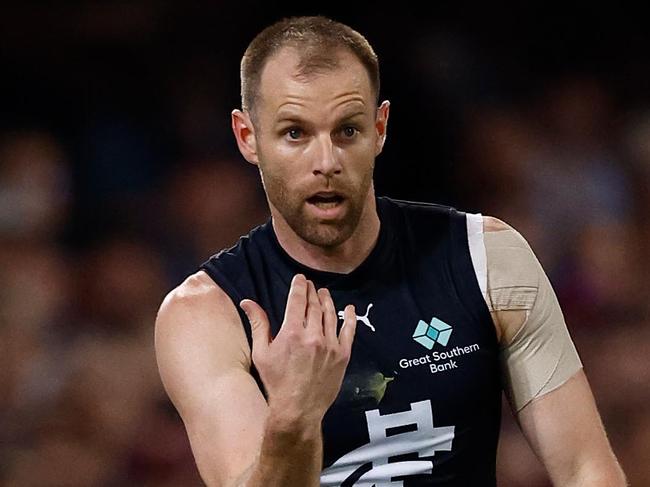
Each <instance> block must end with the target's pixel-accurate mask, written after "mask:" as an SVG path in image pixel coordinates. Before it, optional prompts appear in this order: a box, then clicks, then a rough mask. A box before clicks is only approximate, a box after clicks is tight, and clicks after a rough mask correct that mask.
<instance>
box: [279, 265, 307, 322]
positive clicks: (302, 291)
mask: <svg viewBox="0 0 650 487" xmlns="http://www.w3.org/2000/svg"><path fill="white" fill-rule="evenodd" d="M306 310H307V279H305V276H303V275H302V274H296V275H295V276H294V277H293V279H292V281H291V287H290V288H289V297H288V298H287V306H286V308H285V312H284V323H283V324H282V327H283V328H284V327H285V326H287V327H294V326H296V327H298V326H299V327H302V326H303V323H304V321H305V315H306Z"/></svg>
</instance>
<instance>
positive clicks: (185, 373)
mask: <svg viewBox="0 0 650 487" xmlns="http://www.w3.org/2000/svg"><path fill="white" fill-rule="evenodd" d="M220 293H223V292H222V291H221V290H217V291H215V290H214V289H210V290H209V292H208V293H207V294H208V296H205V295H199V296H197V295H196V294H195V295H188V294H187V293H185V294H184V295H182V296H180V297H179V296H178V293H177V295H176V296H172V297H171V298H168V299H166V302H165V303H163V305H162V306H161V311H160V312H159V315H158V319H157V321H156V358H157V361H158V368H159V371H160V375H161V378H162V381H163V384H164V386H165V389H166V391H167V393H168V395H169V397H170V399H171V400H172V402H173V403H174V405H175V406H176V409H177V410H178V412H179V414H180V415H181V418H182V419H183V422H184V424H185V428H186V430H187V433H188V436H189V439H190V444H191V447H192V452H193V454H194V458H195V460H196V463H197V466H198V468H199V471H200V473H201V476H202V477H203V479H204V481H205V482H206V483H207V484H208V485H228V484H229V483H231V482H232V481H233V480H234V479H235V478H237V477H239V476H240V475H241V474H242V473H243V472H244V471H245V470H246V469H247V468H248V467H249V466H250V465H251V464H252V463H253V462H254V459H255V456H256V454H257V452H258V450H259V447H260V445H261V438H262V432H263V426H264V421H265V418H266V414H267V405H266V401H265V400H264V397H263V395H262V393H261V391H260V389H259V387H258V385H257V383H256V382H255V380H254V379H253V377H252V376H251V375H250V373H249V371H248V367H249V366H250V352H249V351H248V349H247V347H248V345H247V342H246V338H245V335H244V333H243V329H242V328H241V322H240V321H239V318H238V316H237V312H236V310H235V309H234V305H233V304H232V303H231V302H229V300H227V299H225V300H224V299H223V298H224V296H223V294H220ZM180 294H183V293H180Z"/></svg>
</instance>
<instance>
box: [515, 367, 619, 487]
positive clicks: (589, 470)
mask: <svg viewBox="0 0 650 487" xmlns="http://www.w3.org/2000/svg"><path fill="white" fill-rule="evenodd" d="M517 419H518V421H519V424H520V426H521V429H522V431H523V433H524V435H525V436H526V438H527V440H528V442H529V444H530V445H531V447H532V448H533V451H534V452H535V454H536V455H537V456H538V457H539V458H540V459H541V461H542V463H543V464H544V466H545V467H546V469H547V471H548V473H549V476H550V477H551V480H552V482H553V485H557V486H590V487H600V486H602V487H619V486H620V487H623V486H625V485H627V483H626V481H625V476H624V474H623V471H622V470H621V467H620V465H619V464H618V462H617V461H616V458H615V456H614V453H613V452H612V449H611V447H610V445H609V441H608V440H607V436H606V434H605V429H604V428H603V424H602V422H601V420H600V416H599V414H598V410H597V409H596V403H595V401H594V398H593V395H592V393H591V389H590V387H589V384H588V382H587V378H586V377H585V374H584V372H583V371H582V370H581V371H579V372H578V373H577V374H576V375H575V376H573V377H572V378H571V379H570V380H569V381H568V382H566V383H565V384H564V385H562V386H561V387H559V388H558V389H556V390H554V391H552V392H549V393H548V394H546V395H544V396H542V397H540V398H538V399H536V400H533V401H532V402H531V403H530V404H528V405H527V406H525V407H524V408H523V409H522V410H521V411H520V412H519V414H518V416H517Z"/></svg>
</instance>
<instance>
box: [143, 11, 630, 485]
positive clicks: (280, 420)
mask: <svg viewBox="0 0 650 487" xmlns="http://www.w3.org/2000/svg"><path fill="white" fill-rule="evenodd" d="M241 75H242V107H243V109H242V110H241V111H240V110H235V111H233V113H232V127H233V131H234V134H235V138H236V140H237V144H238V146H239V149H240V151H241V153H242V155H243V156H244V158H245V159H246V160H248V161H249V162H250V163H252V164H255V165H257V166H258V167H259V170H260V174H261V177H262V182H263V184H264V188H265V191H266V195H267V200H268V203H269V207H270V209H271V215H272V220H271V221H270V222H267V223H266V224H265V225H262V226H260V227H257V228H256V229H253V230H252V231H251V232H250V233H249V234H248V235H247V236H246V237H243V238H242V239H240V241H239V243H238V244H237V245H236V246H235V247H233V248H231V249H229V250H226V251H223V252H220V253H219V254H217V255H215V256H214V257H212V258H211V259H210V260H209V261H208V262H207V263H206V264H204V266H203V267H202V269H201V270H200V271H199V272H197V273H196V274H194V275H192V276H190V277H189V278H188V279H187V280H186V281H185V282H184V283H182V284H181V285H180V286H179V287H178V288H176V289H175V290H174V291H172V292H171V293H170V294H169V295H168V297H167V298H166V299H165V301H164V302H163V304H162V306H161V309H160V313H159V316H158V320H157V325H156V350H157V357H158V362H159V368H160V372H161V376H162V378H163V382H164V384H165V387H166V389H167V391H168V393H169V395H170V397H171V399H172V401H173V402H174V404H175V405H176V407H177V408H178V410H179V412H180V414H181V416H182V418H183V420H184V423H185V426H186V428H187V431H188V435H189V438H190V441H191V445H192V449H193V452H194V455H195V458H196V461H197V464H198V468H199V471H200V473H201V475H202V477H203V479H204V480H205V482H206V483H207V484H208V485H211V486H212V485H218V486H301V487H302V486H315V485H319V484H320V485H328V486H333V485H363V486H372V485H376V486H400V485H404V486H407V487H409V486H428V485H463V486H465V485H471V486H487V485H494V484H495V456H496V445H497V435H498V431H499V419H500V397H501V390H502V387H501V384H502V383H503V384H504V385H505V389H506V392H507V393H508V397H509V399H510V402H511V404H512V407H513V409H514V410H515V411H516V414H517V418H518V420H519V422H520V424H521V427H522V429H523V431H524V433H525V434H526V437H527V438H528V441H529V442H530V444H531V446H532V447H533V449H534V450H535V452H536V453H537V454H538V456H539V457H540V458H541V459H542V461H543V463H544V465H545V466H546V468H547V469H548V472H549V474H550V477H551V479H552V480H553V482H554V484H556V485H590V486H592V485H594V486H595V485H603V486H605V485H607V486H618V485H624V483H625V481H624V478H623V474H622V472H621V470H620V468H619V467H618V464H617V462H616V460H615V458H614V456H613V454H612V452H611V449H610V446H609V444H608V441H607V439H606V436H605V433H604V430H603V427H602V424H601V421H600V418H599V416H598V413H597V411H596V407H595V404H594V400H593V397H592V395H591V391H590V389H589V386H588V384H587V381H586V378H585V376H584V374H583V373H582V371H581V365H580V361H579V359H578V357H577V354H576V352H575V349H574V347H573V345H572V343H571V340H570V338H569V335H568V333H567V331H566V326H565V324H564V321H563V318H562V314H561V312H560V310H559V307H558V305H557V301H556V300H555V296H554V294H553V291H552V289H551V288H550V284H549V283H548V280H547V279H546V276H545V275H544V273H543V271H542V270H541V267H540V266H539V263H538V262H537V260H536V259H535V257H534V255H533V253H532V251H531V250H530V247H528V245H527V244H526V242H525V240H523V238H522V237H521V236H520V235H519V234H518V233H517V232H516V231H515V230H513V229H512V228H511V227H509V226H507V225H506V224H504V223H503V222H501V221H499V220H497V219H495V218H489V217H485V218H483V217H481V215H469V214H464V213H462V212H458V211H456V210H454V209H452V208H447V207H442V206H438V205H431V204H423V203H409V202H401V201H395V200H392V199H388V198H376V197H375V194H374V189H373V183H372V174H373V168H374V160H375V157H376V156H377V155H378V154H379V153H380V152H381V150H382V148H383V145H384V142H385V139H386V127H387V122H388V114H389V103H388V102H387V101H384V102H383V103H381V104H380V105H379V106H378V93H379V74H378V65H377V58H376V56H375V54H374V52H373V50H372V48H371V47H370V46H369V44H368V43H367V41H366V40H365V39H364V38H363V37H362V36H361V35H360V34H359V33H357V32H355V31H353V30H352V29H350V28H349V27H347V26H345V25H342V24H339V23H336V22H333V21H331V20H329V19H325V18H322V17H303V18H293V19H287V20H284V21H281V22H279V23H276V24H274V25H272V26H270V27H269V28H267V29H265V30H264V31H263V32H262V33H260V34H259V35H258V36H257V37H256V38H255V39H254V40H253V42H252V43H251V44H250V46H249V47H248V49H247V51H246V53H245V54H244V57H243V60H242V72H241Z"/></svg>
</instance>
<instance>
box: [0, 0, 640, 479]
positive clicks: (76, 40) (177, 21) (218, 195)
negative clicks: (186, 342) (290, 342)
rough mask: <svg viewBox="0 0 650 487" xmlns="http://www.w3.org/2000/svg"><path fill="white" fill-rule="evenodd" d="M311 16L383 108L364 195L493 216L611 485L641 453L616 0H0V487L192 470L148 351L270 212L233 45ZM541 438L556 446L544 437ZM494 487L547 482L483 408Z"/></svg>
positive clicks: (624, 89)
mask: <svg viewBox="0 0 650 487" xmlns="http://www.w3.org/2000/svg"><path fill="white" fill-rule="evenodd" d="M314 13H322V14H326V15H330V16H332V17H334V18H335V19H337V20H341V21H343V22H346V23H349V24H350V25H352V26H353V27H354V28H356V29H357V30H359V31H360V32H362V33H363V34H364V35H366V36H367V37H368V39H369V40H370V42H371V43H372V44H373V46H374V47H375V49H376V51H377V53H378V55H379V57H380V62H381V67H382V98H388V99H390V100H391V102H392V106H391V119H390V124H389V137H388V142H387V146H386V149H385V151H384V153H383V154H382V155H381V156H380V158H379V159H378V164H377V169H376V187H377V191H378V193H379V194H384V195H389V196H393V197H398V198H403V199H413V200H423V201H433V202H439V203H445V204H451V205H454V206H456V207H457V208H459V209H463V210H467V211H474V212H482V213H483V214H489V215H494V216H497V217H500V218H502V219H503V220H505V221H507V222H509V223H511V224H512V225H513V226H515V227H516V228H517V229H519V230H520V231H521V233H522V234H523V235H524V236H525V237H526V238H527V239H528V240H529V242H530V243H531V245H532V247H533V249H534V250H535V251H536V253H537V255H538V257H539V258H540V260H541V261H542V264H543V265H544V267H545V269H546V270H547V272H548V274H549V276H550V277H551V280H552V282H553V284H554V286H555V288H556V291H557V293H558V295H559V298H560V302H561V304H562V306H563V309H564V312H565V315H566V318H567V322H568V324H569V328H570V330H571V332H572V334H573V336H574V339H575V342H576V344H577V347H578V349H579V351H580V353H581V356H582V359H583V362H584V364H585V368H586V371H587V374H588V376H589V378H590V381H591V383H592V386H593V389H594V393H595V395H596V399H597V402H598V406H599V408H600V411H601V414H602V416H603V420H604V422H605V424H606V427H607V430H608V433H609V436H610V439H611V442H612V444H613V447H614V450H615V452H616V454H617V455H618V457H619V459H620V461H621V462H622V464H623V467H624V469H625V471H626V473H627V474H628V476H629V479H630V481H631V485H635V486H649V485H650V469H649V468H648V465H647V452H648V451H650V388H648V386H647V385H648V383H650V367H649V363H648V360H649V359H648V357H650V326H649V325H650V318H649V313H648V307H649V305H648V303H649V302H650V300H649V299H648V298H649V292H648V279H647V276H648V272H649V271H650V268H649V267H650V264H649V259H648V254H649V251H648V249H649V244H650V219H649V218H648V210H650V196H649V192H648V189H649V187H650V185H649V182H650V89H649V86H650V64H649V63H648V62H647V52H648V48H649V47H650V39H649V37H650V34H649V33H648V30H647V29H646V28H645V24H644V21H643V19H644V17H643V16H642V15H639V13H638V12H633V11H629V10H623V7H616V6H614V5H613V4H611V3H610V4H605V5H601V6H596V5H593V4H592V5H589V6H588V8H587V7H586V6H585V7H584V8H578V7H575V9H574V10H572V11H569V9H568V8H567V7H566V6H562V7H561V8H560V7H554V6H553V5H550V4H549V3H548V2H528V3H527V6H526V7H522V6H515V5H510V6H507V7H506V6H502V7H497V6H494V5H492V4H490V6H486V5H481V6H477V5H473V4H471V3H462V2H461V3H455V4H454V6H453V7H452V6H450V4H443V3H437V4H436V5H435V6H433V7H431V9H430V11H429V10H427V12H425V11H424V9H423V8H416V7H415V6H409V2H399V3H392V4H390V5H389V6H387V7H386V6H385V7H381V6H379V4H376V3H368V4H363V3H352V2H348V3H343V2H341V3H336V2H335V3H329V4H322V5H321V6H317V5H316V6H311V7H309V8H301V7H299V6H294V7H290V6H287V5H284V4H283V5H282V6H278V5H274V4H273V2H245V3H244V2H227V3H226V2H219V1H215V2H191V3H185V2H171V1H166V2H165V1H161V2H154V1H142V0H140V1H134V2H110V3H109V2H101V3H93V2H66V3H65V4H63V3H58V5H57V4H55V3H54V2H51V3H46V2H11V3H9V4H5V5H3V6H2V8H1V9H0V62H1V66H2V76H0V347H1V348H0V350H1V353H0V391H2V393H1V394H0V484H2V485H7V486H32V485H34V486H37V485H38V486H63V485H65V486H77V485H78V486H90V485H93V486H95V485H96V486H112V485H120V486H161V487H162V486H178V485H184V486H191V485H201V484H200V480H199V479H198V476H197V474H196V471H195V467H194V464H193V460H192V456H191V453H190V451H189V447H188V444H187V440H186V438H185V433H184V430H183V427H182V424H181V423H180V421H179V419H178V417H177V415H176V414H175V412H174V409H173V407H171V406H170V404H169V402H168V401H167V399H166V396H165V395H164V392H163V391H162V389H161V386H160V384H159V379H158V376H157V371H156V368H155V360H154V356H153V348H152V331H153V322H154V317H155V312H156V310H157V307H158V305H159V303H160V301H161V299H162V297H163V296H164V294H165V293H166V292H167V291H168V290H169V289H171V288H172V287H173V286H175V285H176V284H178V283H179V282H180V281H181V280H182V279H183V277H184V276H185V275H187V274H189V273H191V272H193V271H194V269H195V268H196V267H197V265H198V264H200V263H201V262H202V261H203V260H204V259H205V258H206V257H208V256H209V255H211V254H212V253H214V252H215V251H217V250H219V249H220V248H223V247H226V246H229V245H231V244H232V243H233V242H234V241H235V240H236V238H237V237H238V236H239V235H241V234H242V233H244V232H246V231H247V229H249V228H250V227H251V226H253V225H255V224H257V223H260V222H262V221H264V220H265V219H266V218H267V210H266V208H265V202H264V199H263V194H262V193H261V187H260V184H259V182H258V179H257V174H256V172H255V169H254V168H253V167H252V166H250V165H248V164H247V163H246V162H245V161H243V159H242V158H241V156H240V155H239V154H238V153H237V151H236V147H235V144H234V141H233V138H232V135H231V132H230V129H229V113H230V110H231V109H232V108H235V107H238V105H239V98H238V96H239V85H238V74H239V72H238V69H239V66H238V63H239V58H240V56H241V54H242V53H243V51H244V49H245V47H246V45H247V43H248V42H249V41H250V40H251V39H252V37H253V36H254V35H255V34H256V33H257V32H258V31H259V30H261V29H262V28H263V27H264V26H266V25H268V24H269V23H270V22H272V21H274V20H277V19H279V18H281V17H283V16H286V15H295V14H314ZM558 441H562V440H561V439H558ZM499 472H500V474H499V475H500V485H503V486H513V487H514V486H527V487H542V486H546V485H549V483H548V480H547V479H546V476H545V474H544V473H543V471H542V470H541V467H540V465H539V463H538V462H537V461H536V460H535V458H534V456H533V455H532V453H531V452H530V450H529V449H528V447H527V446H526V444H525V440H524V439H523V437H522V436H521V434H520V433H519V432H518V430H517V429H516V426H515V423H514V422H513V420H512V418H511V415H510V413H509V412H507V410H506V411H505V412H504V424H503V433H502V439H501V443H500V450H499Z"/></svg>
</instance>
